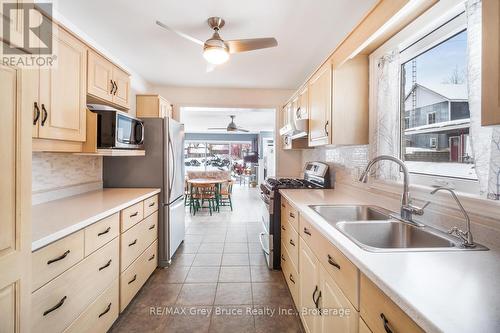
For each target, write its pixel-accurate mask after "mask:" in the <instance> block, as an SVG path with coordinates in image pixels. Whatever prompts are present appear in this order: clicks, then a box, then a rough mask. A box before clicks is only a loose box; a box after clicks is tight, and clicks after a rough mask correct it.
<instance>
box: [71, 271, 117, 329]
mask: <svg viewBox="0 0 500 333" xmlns="http://www.w3.org/2000/svg"><path fill="white" fill-rule="evenodd" d="M119 292H120V286H119V279H118V278H117V279H115V281H113V283H112V284H111V285H110V286H109V287H108V289H106V290H105V291H104V292H103V293H102V294H101V295H100V296H99V297H98V298H97V299H96V300H95V301H94V302H93V303H92V304H90V305H89V307H88V308H87V309H85V311H84V312H83V313H82V314H81V315H80V316H79V317H78V318H77V319H76V320H75V321H74V322H73V324H71V326H70V327H68V328H67V329H66V330H65V331H64V333H106V332H107V331H108V330H109V328H110V327H111V325H113V323H114V321H115V320H116V318H118V315H119V313H120V305H119V304H118V302H119V301H118V300H119Z"/></svg>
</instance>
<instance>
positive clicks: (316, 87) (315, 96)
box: [308, 63, 332, 146]
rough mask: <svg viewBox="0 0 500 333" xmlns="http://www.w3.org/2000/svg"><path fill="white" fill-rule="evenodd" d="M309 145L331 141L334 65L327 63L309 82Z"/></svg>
mask: <svg viewBox="0 0 500 333" xmlns="http://www.w3.org/2000/svg"><path fill="white" fill-rule="evenodd" d="M308 100H309V103H308V105H309V146H320V145H326V144H329V143H330V137H331V130H330V128H331V123H330V120H331V113H332V66H331V64H329V63H328V64H326V65H325V66H323V67H322V68H320V70H319V71H318V73H316V75H314V76H313V77H312V79H311V81H310V82H309V98H308Z"/></svg>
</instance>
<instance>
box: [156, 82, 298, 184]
mask: <svg viewBox="0 0 500 333" xmlns="http://www.w3.org/2000/svg"><path fill="white" fill-rule="evenodd" d="M153 92H154V93H157V94H160V95H161V96H163V97H165V98H166V99H168V100H169V101H170V103H172V104H173V105H174V118H176V119H179V117H180V116H179V109H180V107H183V106H205V107H235V108H275V109H277V110H278V112H276V124H280V123H281V122H280V121H279V115H280V112H279V110H280V108H281V106H282V105H283V104H285V102H286V101H287V100H288V99H289V98H290V97H291V96H292V94H293V93H294V90H288V89H243V88H201V87H196V88H195V87H172V86H154V87H153ZM278 126H279V125H278ZM278 129H279V128H278ZM278 129H277V130H278ZM275 134H276V133H275ZM276 138H277V137H276V136H275V140H276ZM276 142H278V145H279V146H280V145H281V140H280V138H278V140H277V141H276ZM301 171H302V159H301V153H300V151H284V150H282V149H276V173H277V176H282V177H286V176H288V177H297V176H299V174H300V172H301Z"/></svg>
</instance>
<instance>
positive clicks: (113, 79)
mask: <svg viewBox="0 0 500 333" xmlns="http://www.w3.org/2000/svg"><path fill="white" fill-rule="evenodd" d="M87 94H88V95H90V96H92V97H95V98H97V99H98V100H99V101H103V102H108V103H112V104H115V105H116V106H118V107H119V108H121V109H127V110H128V109H129V108H130V76H129V74H128V73H126V72H125V71H123V70H122V69H120V68H119V67H117V66H115V65H114V64H113V63H112V62H111V61H109V60H108V59H106V58H104V57H103V56H101V55H100V54H98V53H97V52H95V51H93V50H89V51H88V74H87Z"/></svg>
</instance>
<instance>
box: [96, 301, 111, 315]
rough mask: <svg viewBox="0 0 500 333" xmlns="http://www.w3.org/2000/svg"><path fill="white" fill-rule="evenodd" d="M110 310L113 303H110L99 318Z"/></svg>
mask: <svg viewBox="0 0 500 333" xmlns="http://www.w3.org/2000/svg"><path fill="white" fill-rule="evenodd" d="M109 310H111V303H109V304H108V306H107V308H106V310H104V311H103V312H102V313H101V314H100V315H99V318H101V317H102V316H104V315H105V314H106V313H108V312H109Z"/></svg>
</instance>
